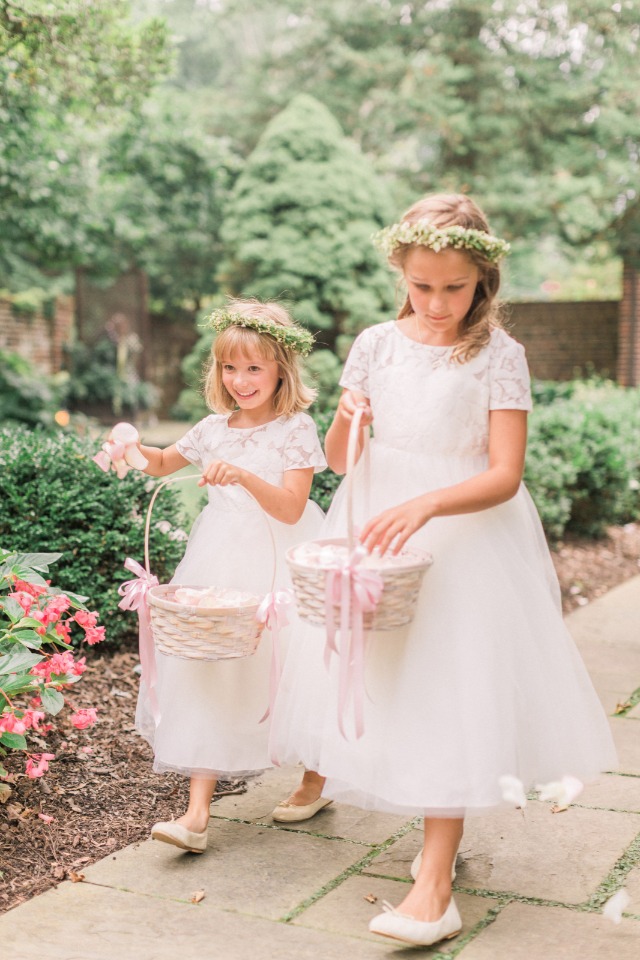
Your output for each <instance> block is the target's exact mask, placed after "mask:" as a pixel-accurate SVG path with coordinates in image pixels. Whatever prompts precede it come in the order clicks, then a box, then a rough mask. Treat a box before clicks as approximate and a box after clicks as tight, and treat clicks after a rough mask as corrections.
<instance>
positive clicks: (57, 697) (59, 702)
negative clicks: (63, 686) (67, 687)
mask: <svg viewBox="0 0 640 960" xmlns="http://www.w3.org/2000/svg"><path fill="white" fill-rule="evenodd" d="M40 696H41V699H42V709H43V710H44V712H45V713H50V714H51V716H53V717H55V715H56V714H57V713H60V711H61V710H62V708H63V707H64V697H63V696H62V694H61V693H60V691H59V690H52V689H51V687H45V688H44V690H43V691H42V693H41V694H40Z"/></svg>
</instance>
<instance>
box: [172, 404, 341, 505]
mask: <svg viewBox="0 0 640 960" xmlns="http://www.w3.org/2000/svg"><path fill="white" fill-rule="evenodd" d="M228 421H229V417H228V416H227V415H222V414H216V413H214V414H211V415H210V416H208V417H205V418H204V420H200V422H199V423H196V425H195V426H194V427H192V428H191V430H189V432H188V433H186V434H185V435H184V437H182V439H181V440H178V442H177V444H176V447H177V448H178V451H179V452H180V453H181V454H182V456H183V457H186V459H187V460H189V461H190V462H191V463H193V464H195V465H196V466H197V467H199V468H200V469H201V470H203V469H205V468H206V467H207V466H208V465H209V464H210V463H211V462H212V461H213V460H226V461H227V462H228V463H234V464H237V465H238V466H240V467H244V468H245V469H246V470H250V471H251V472H252V473H255V474H256V475H257V476H259V477H261V478H262V479H263V480H266V481H267V482H268V483H273V484H275V485H276V486H282V481H283V475H284V473H285V471H287V470H300V469H303V468H304V467H313V469H314V472H315V473H319V472H320V471H322V470H324V469H325V467H326V465H327V463H326V460H325V458H324V454H323V453H322V448H321V446H320V442H319V440H318V434H317V432H316V426H315V423H314V422H313V420H312V419H311V417H310V416H309V415H308V414H306V413H297V414H294V415H293V416H291V417H286V416H282V417H278V418H277V419H275V420H271V421H270V422H269V423H265V424H263V425H262V426H260V427H251V428H249V429H246V430H242V429H237V428H234V427H230V426H229V423H228ZM212 491H213V488H209V494H210V496H211V494H212Z"/></svg>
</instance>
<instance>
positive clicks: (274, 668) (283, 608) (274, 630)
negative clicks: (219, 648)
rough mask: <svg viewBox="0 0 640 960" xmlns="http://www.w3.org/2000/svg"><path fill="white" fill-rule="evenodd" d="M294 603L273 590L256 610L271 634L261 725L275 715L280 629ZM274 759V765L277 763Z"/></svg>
mask: <svg viewBox="0 0 640 960" xmlns="http://www.w3.org/2000/svg"><path fill="white" fill-rule="evenodd" d="M292 603H293V597H292V596H291V592H290V591H289V590H272V591H271V592H270V593H268V594H267V595H266V597H265V598H264V600H263V601H262V603H261V604H260V606H259V607H258V609H257V610H256V620H257V621H258V622H259V623H264V625H265V626H266V627H267V629H268V630H269V631H270V632H271V667H270V670H269V706H268V707H267V709H266V711H265V713H264V714H263V716H262V717H261V718H260V723H264V721H265V720H266V719H267V717H270V716H271V714H272V713H273V708H274V705H275V702H276V693H277V690H278V683H279V682H280V675H281V673H282V667H281V661H280V633H279V631H280V629H281V627H286V626H287V625H288V623H289V617H288V616H287V608H288V607H290V606H291V604H292ZM272 759H274V758H272ZM275 762H276V761H275V759H274V763H275Z"/></svg>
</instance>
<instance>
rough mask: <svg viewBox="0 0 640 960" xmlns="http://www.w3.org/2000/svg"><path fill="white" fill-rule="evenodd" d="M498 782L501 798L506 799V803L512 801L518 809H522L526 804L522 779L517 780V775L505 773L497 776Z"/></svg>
mask: <svg viewBox="0 0 640 960" xmlns="http://www.w3.org/2000/svg"><path fill="white" fill-rule="evenodd" d="M498 783H499V784H500V790H501V791H502V798H503V800H506V801H507V803H512V804H513V805H514V806H516V807H518V808H519V809H520V810H524V808H525V807H526V805H527V795H526V793H525V792H524V786H523V785H522V780H519V779H518V777H512V776H511V775H510V774H505V775H504V776H503V777H499V778H498Z"/></svg>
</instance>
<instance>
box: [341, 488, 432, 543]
mask: <svg viewBox="0 0 640 960" xmlns="http://www.w3.org/2000/svg"><path fill="white" fill-rule="evenodd" d="M433 516H435V504H433V503H432V502H431V498H430V497H429V494H426V495H425V496H422V497H416V498H415V500H407V501H406V503H401V504H400V505H399V506H397V507H391V508H390V509H389V510H385V511H384V512H383V513H380V514H378V516H377V517H373V518H372V519H371V520H369V521H368V523H366V524H365V526H364V528H363V529H362V531H361V533H360V540H361V542H362V543H363V544H364V545H365V547H366V548H367V550H368V551H369V553H371V551H372V550H373V549H374V548H375V547H377V548H378V549H379V551H380V553H381V554H384V553H386V551H387V550H388V549H389V547H390V546H391V545H392V544H393V548H392V551H391V552H392V553H393V554H396V553H399V551H400V550H402V548H403V547H404V545H405V543H406V542H407V540H408V539H409V537H410V536H411V535H412V534H414V533H415V532H416V530H419V529H420V527H423V526H424V525H425V523H427V521H428V520H431V518H432V517H433Z"/></svg>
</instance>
